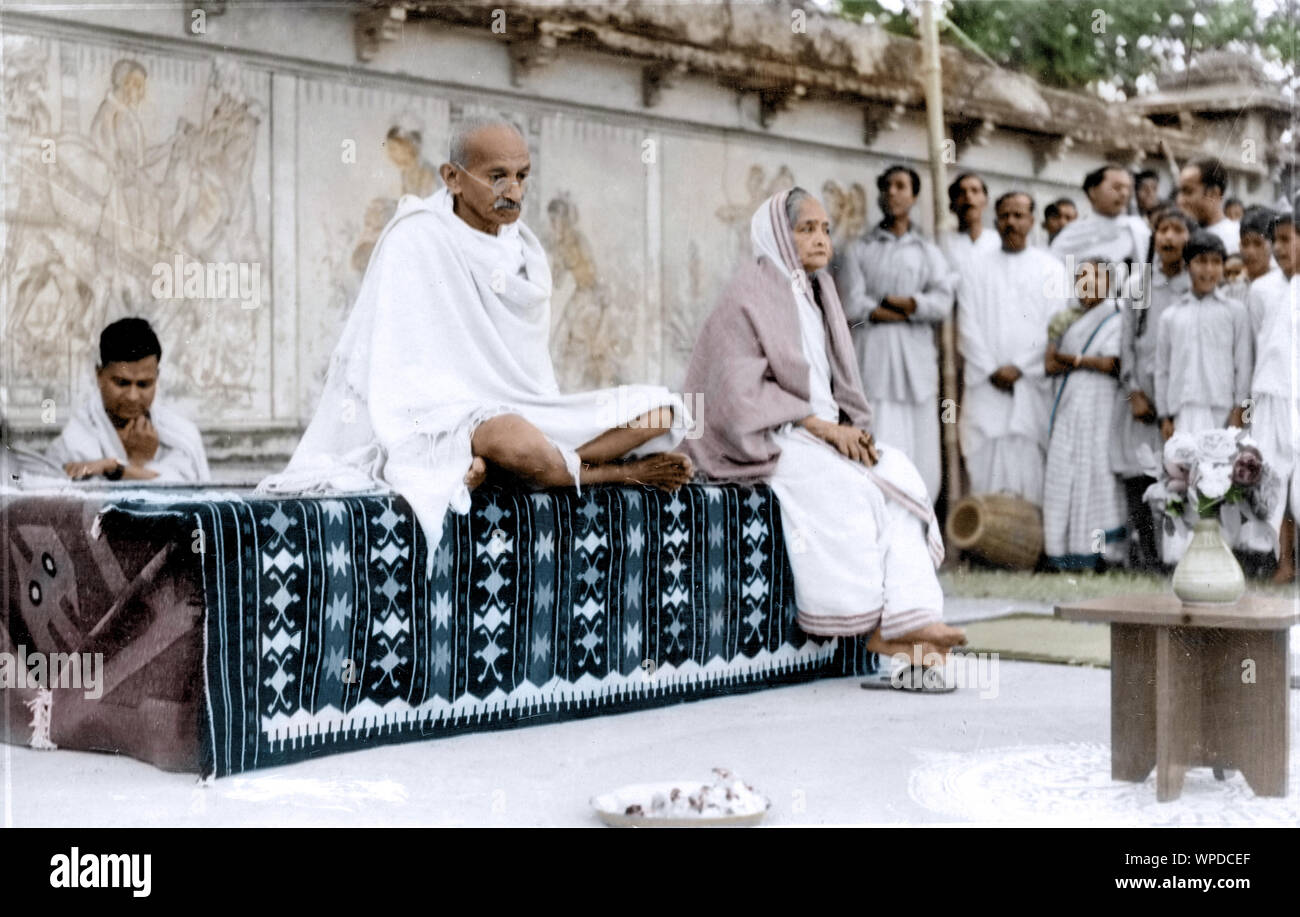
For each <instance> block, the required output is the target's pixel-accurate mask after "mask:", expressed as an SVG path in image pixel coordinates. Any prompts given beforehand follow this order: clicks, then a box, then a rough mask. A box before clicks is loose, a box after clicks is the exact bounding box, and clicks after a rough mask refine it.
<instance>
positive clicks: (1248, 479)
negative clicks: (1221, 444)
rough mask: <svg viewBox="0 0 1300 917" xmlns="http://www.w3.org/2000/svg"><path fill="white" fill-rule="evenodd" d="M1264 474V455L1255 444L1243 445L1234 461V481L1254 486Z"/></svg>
mask: <svg viewBox="0 0 1300 917" xmlns="http://www.w3.org/2000/svg"><path fill="white" fill-rule="evenodd" d="M1263 474H1264V456H1263V455H1261V454H1260V451H1259V450H1258V449H1256V448H1255V447H1254V446H1242V447H1241V451H1240V452H1238V453H1237V459H1236V461H1234V462H1233V463H1232V483H1234V484H1237V485H1239V486H1241V487H1254V486H1255V485H1256V484H1258V483H1259V479H1260V478H1261V477H1262V476H1263Z"/></svg>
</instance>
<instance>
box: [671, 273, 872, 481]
mask: <svg viewBox="0 0 1300 917" xmlns="http://www.w3.org/2000/svg"><path fill="white" fill-rule="evenodd" d="M811 280H812V282H814V283H816V284H817V285H818V289H819V292H820V293H821V306H822V317H823V319H824V325H825V328H826V340H827V342H828V350H829V357H830V364H831V392H832V394H833V395H834V396H835V402H836V404H838V405H839V408H840V412H841V418H840V419H841V421H843V420H844V419H845V418H846V417H847V420H848V422H849V423H851V424H852V425H853V426H855V427H860V428H861V429H864V430H869V429H870V424H871V408H870V406H868V404H867V399H866V396H865V395H864V394H863V392H862V381H861V378H860V377H859V375H858V367H857V361H856V360H855V359H854V354H853V344H852V339H851V338H850V336H849V326H848V322H847V321H846V320H845V318H844V310H843V308H842V307H841V306H840V298H839V295H838V294H837V293H836V292H835V284H834V282H833V281H832V280H831V278H830V275H829V273H828V272H826V271H824V270H823V271H818V272H816V273H815V274H813V275H812V277H811ZM791 284H792V281H791V280H789V279H787V276H786V273H785V272H783V271H782V270H780V269H779V268H778V267H777V266H776V265H775V264H773V263H772V262H771V261H770V260H768V259H767V258H758V259H755V260H753V261H751V262H749V263H747V264H744V265H742V266H741V268H740V269H739V270H738V271H736V273H735V275H734V276H733V277H732V278H731V280H730V282H729V283H728V284H727V286H726V288H725V289H724V290H723V292H722V296H721V297H720V298H719V300H718V304H717V306H716V307H715V308H714V310H713V312H712V314H710V315H709V318H708V320H707V321H705V323H704V327H703V328H702V329H701V331H700V336H699V339H698V340H697V341H696V342H695V350H694V351H693V352H692V353H691V362H690V368H689V369H688V370H687V372H686V385H685V391H687V392H697V393H699V397H700V398H701V401H699V402H697V403H698V404H699V411H698V413H699V417H698V418H697V419H698V423H699V426H698V428H697V429H698V430H699V432H700V436H699V437H698V438H696V439H688V440H687V441H686V442H685V443H684V444H683V445H684V446H685V448H686V452H687V454H688V455H689V456H690V458H691V461H692V462H694V463H695V467H696V468H697V469H698V470H699V471H701V472H702V473H703V474H705V475H706V476H708V477H710V478H714V479H731V480H746V479H752V478H762V477H766V476H768V475H770V474H771V473H772V470H773V469H774V468H775V467H776V460H777V457H778V456H779V455H780V454H781V450H780V449H779V448H778V447H777V446H776V445H775V444H774V443H773V441H772V437H771V436H770V435H769V434H770V433H771V431H773V430H774V429H776V428H777V427H779V426H781V425H782V424H785V423H797V422H798V421H800V420H803V419H804V418H805V417H807V416H808V415H810V414H812V412H813V411H812V406H811V404H810V403H809V401H808V397H809V393H808V362H807V360H805V359H804V356H803V351H802V347H801V344H800V337H799V334H800V332H799V317H798V315H797V313H796V311H795V310H796V309H797V308H798V307H799V306H798V303H797V302H796V301H795V297H794V292H793V289H792V286H791Z"/></svg>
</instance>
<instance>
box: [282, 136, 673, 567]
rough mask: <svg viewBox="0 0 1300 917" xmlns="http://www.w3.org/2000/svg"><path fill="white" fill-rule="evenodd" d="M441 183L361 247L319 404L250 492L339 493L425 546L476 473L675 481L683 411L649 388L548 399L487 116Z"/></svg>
mask: <svg viewBox="0 0 1300 917" xmlns="http://www.w3.org/2000/svg"><path fill="white" fill-rule="evenodd" d="M448 159H449V161H448V162H446V163H444V164H443V165H442V167H441V168H440V170H439V174H440V175H441V176H442V179H443V181H444V182H445V183H446V187H444V188H442V189H440V190H439V191H437V192H435V193H434V194H433V195H431V196H430V197H427V198H424V199H419V198H416V197H413V196H407V197H403V198H402V199H401V201H399V203H398V207H397V212H396V214H395V215H394V216H393V219H392V220H391V221H390V222H389V224H388V226H387V227H385V229H384V231H383V234H382V235H381V236H380V237H379V241H378V242H377V243H376V245H375V249H374V253H373V255H372V256H371V259H370V264H369V267H368V268H367V270H366V275H365V279H364V280H363V282H362V286H361V291H360V293H359V294H358V297H357V302H356V305H355V306H354V307H353V310H352V313H351V315H350V316H349V318H348V321H347V325H346V327H345V328H344V331H343V336H342V338H341V339H340V341H339V344H338V346H337V348H336V349H335V352H334V356H333V358H332V362H331V365H330V371H329V375H328V377H327V380H326V384H325V390H324V392H323V394H322V397H321V403H320V406H319V407H318V408H317V411H316V415H315V417H314V418H313V420H312V422H311V425H310V426H309V427H308V428H307V432H306V433H305V434H304V436H303V439H302V442H301V443H300V444H299V446H298V449H297V450H296V451H295V452H294V455H293V459H292V460H291V461H290V463H289V467H288V469H286V471H285V472H284V473H282V474H280V475H277V476H275V477H273V478H271V479H268V480H267V481H264V482H263V484H262V489H263V490H270V491H279V492H284V491H295V492H302V491H307V492H328V491H338V490H357V489H362V488H365V487H366V486H367V485H373V484H374V483H376V482H379V483H382V484H386V485H388V486H390V487H392V488H393V489H396V490H397V491H399V492H400V493H401V494H402V495H403V496H404V497H406V499H407V500H408V502H409V503H410V504H411V506H412V508H413V510H414V511H415V514H416V516H417V518H418V519H419V521H420V523H421V525H422V526H423V528H424V530H425V533H426V535H427V536H428V538H429V541H430V544H432V545H436V544H437V543H438V541H439V539H440V538H441V533H442V523H443V517H444V515H445V514H446V511H447V509H448V507H450V508H452V509H454V510H456V511H457V512H461V513H464V512H468V511H469V500H470V490H471V489H473V488H474V487H476V486H477V485H478V484H479V483H481V482H482V481H483V479H484V477H485V475H486V473H487V471H488V469H489V468H490V467H493V466H495V467H496V468H498V469H500V470H502V471H504V472H507V473H509V474H512V475H514V476H515V477H517V478H519V479H520V480H521V481H522V482H523V483H524V484H526V485H528V486H531V487H536V488H545V487H562V486H568V485H577V486H579V487H581V486H582V485H585V484H601V483H616V484H631V483H639V484H649V485H654V486H658V487H662V488H665V489H669V490H673V489H676V488H677V487H680V486H681V485H682V484H684V483H686V482H687V481H688V480H689V479H690V475H691V464H690V461H689V460H688V459H687V458H686V456H685V455H682V454H680V453H678V452H672V451H668V450H671V449H672V448H673V447H674V446H676V445H677V444H678V443H679V442H680V441H681V440H682V438H683V436H684V435H685V430H686V426H687V424H688V423H689V417H688V416H687V414H686V411H685V408H684V406H683V404H682V401H681V399H680V397H678V396H676V395H673V394H671V393H669V392H668V390H667V389H665V388H662V387H659V386H648V385H625V386H621V387H619V388H617V389H605V390H601V391H588V392H576V393H568V394H562V393H561V392H560V390H559V386H558V385H557V383H556V377H555V370H554V368H553V366H552V364H551V358H550V352H549V349H548V343H549V342H548V336H549V329H550V325H551V317H550V313H551V303H550V297H551V272H550V268H549V266H548V265H547V260H546V253H545V252H544V251H543V250H542V246H541V244H540V243H539V242H538V239H537V237H536V236H535V235H534V234H533V233H532V231H531V230H530V229H529V228H528V227H527V226H525V225H524V224H523V222H521V221H520V219H519V217H520V208H521V205H522V202H523V198H524V194H525V191H526V188H527V183H528V177H529V170H530V167H531V160H530V157H529V152H528V146H527V144H526V143H525V142H524V138H523V136H522V135H520V133H519V131H518V130H516V129H515V127H514V126H513V125H511V124H510V123H508V122H506V121H504V120H499V119H481V120H471V121H467V122H465V123H462V124H461V125H460V126H459V128H458V129H457V130H456V131H455V134H454V136H453V137H452V141H451V148H450V151H449V157H448Z"/></svg>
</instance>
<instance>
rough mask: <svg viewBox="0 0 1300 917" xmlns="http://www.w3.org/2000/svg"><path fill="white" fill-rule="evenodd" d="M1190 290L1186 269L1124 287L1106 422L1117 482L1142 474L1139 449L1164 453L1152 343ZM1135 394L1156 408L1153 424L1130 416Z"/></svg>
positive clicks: (1136, 278) (1157, 272)
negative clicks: (1114, 395)
mask: <svg viewBox="0 0 1300 917" xmlns="http://www.w3.org/2000/svg"><path fill="white" fill-rule="evenodd" d="M1190 289H1191V281H1190V280H1189V279H1188V274H1187V271H1186V270H1182V271H1179V272H1178V273H1177V274H1175V275H1174V276H1173V277H1169V276H1168V275H1166V274H1165V273H1164V272H1163V271H1161V270H1159V269H1158V268H1156V269H1154V270H1153V272H1152V274H1151V276H1150V278H1144V277H1143V276H1142V275H1135V276H1134V277H1132V278H1131V282H1130V283H1129V298H1128V299H1126V300H1125V301H1124V303H1123V305H1122V308H1123V312H1122V315H1121V319H1122V321H1123V327H1122V328H1121V342H1120V356H1119V395H1118V398H1119V402H1118V403H1117V404H1116V405H1115V412H1114V415H1113V417H1112V426H1111V438H1110V467H1111V470H1112V471H1114V472H1115V473H1116V474H1118V475H1119V476H1120V477H1125V478H1130V477H1139V476H1141V475H1143V474H1144V471H1143V469H1142V463H1141V461H1140V460H1139V458H1138V451H1139V449H1141V447H1142V445H1143V444H1145V445H1146V446H1147V447H1148V448H1150V449H1151V451H1152V453H1153V454H1155V455H1159V454H1160V452H1161V450H1163V449H1164V440H1162V439H1161V438H1160V422H1159V418H1160V417H1161V416H1163V414H1162V412H1161V409H1160V403H1159V402H1158V401H1157V400H1156V342H1157V339H1158V338H1159V333H1160V317H1161V316H1162V315H1164V313H1165V310H1166V309H1167V308H1169V306H1171V305H1173V304H1174V303H1175V302H1177V301H1178V300H1180V299H1181V298H1182V297H1183V295H1184V294H1186V293H1187V291H1188V290H1190ZM1134 391H1140V392H1142V393H1143V394H1144V395H1146V396H1147V398H1148V399H1149V400H1150V401H1151V403H1152V404H1153V405H1155V408H1156V420H1155V421H1153V422H1152V423H1143V422H1142V421H1140V420H1138V419H1136V418H1135V417H1134V416H1133V410H1132V406H1131V403H1130V402H1129V397H1128V396H1129V395H1130V393H1132V392H1134Z"/></svg>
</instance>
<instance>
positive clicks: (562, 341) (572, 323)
mask: <svg viewBox="0 0 1300 917" xmlns="http://www.w3.org/2000/svg"><path fill="white" fill-rule="evenodd" d="M546 214H547V217H548V218H549V219H550V228H551V238H550V240H549V241H550V249H551V252H550V254H551V269H552V272H553V275H554V292H553V294H552V297H551V303H552V308H553V309H554V313H553V314H552V316H551V355H552V357H553V358H554V360H555V373H556V376H557V377H558V381H559V383H560V388H561V389H562V390H564V391H579V390H586V389H593V388H606V387H608V386H611V385H614V384H616V383H617V382H618V381H619V378H618V377H619V370H620V368H621V366H622V363H623V361H624V360H625V359H626V358H627V345H628V341H627V339H626V337H625V336H623V335H621V334H620V328H619V327H618V316H617V315H615V313H614V310H613V309H612V308H611V305H610V301H609V295H608V293H607V291H606V289H605V287H604V285H603V284H602V283H600V280H599V276H598V274H597V271H596V265H595V261H594V259H593V258H592V254H591V247H590V245H588V243H587V239H586V237H585V236H584V235H583V234H582V232H581V231H579V229H578V210H577V207H575V206H574V204H573V202H572V201H571V200H569V197H568V195H565V194H561V195H560V196H558V197H555V198H553V199H552V200H551V201H550V203H549V204H547V205H546Z"/></svg>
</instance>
